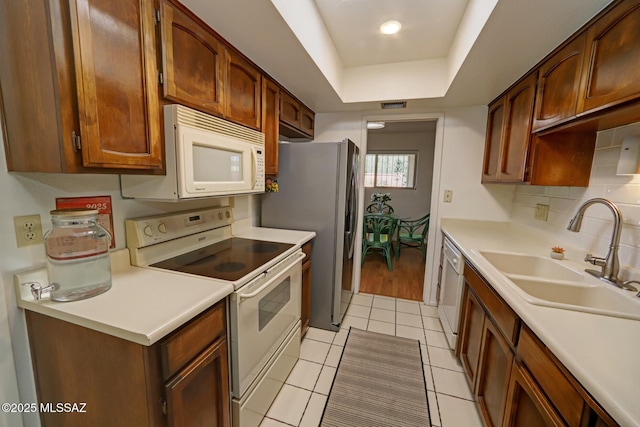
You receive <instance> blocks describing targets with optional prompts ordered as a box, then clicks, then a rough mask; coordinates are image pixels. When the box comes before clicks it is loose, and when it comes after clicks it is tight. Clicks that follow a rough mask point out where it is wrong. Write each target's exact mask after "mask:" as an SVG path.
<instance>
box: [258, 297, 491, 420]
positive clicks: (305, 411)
mask: <svg viewBox="0 0 640 427" xmlns="http://www.w3.org/2000/svg"><path fill="white" fill-rule="evenodd" d="M350 326H354V327H357V328H360V329H365V330H369V331H373V332H380V333H383V334H389V335H396V336H399V337H406V338H414V339H417V340H419V341H420V342H421V343H422V359H423V360H422V362H423V365H424V372H425V379H426V382H427V396H428V399H429V409H430V411H431V423H432V424H433V426H434V427H435V426H438V427H459V426H465V427H475V426H482V422H481V421H480V417H479V415H478V412H477V410H476V407H475V404H474V403H473V401H472V397H471V391H470V390H469V386H468V385H467V381H466V379H465V377H464V373H463V372H462V366H461V365H460V363H459V361H458V359H456V357H455V355H454V353H453V351H451V350H450V349H449V347H448V345H447V340H446V338H445V336H444V333H443V332H442V326H441V325H440V320H439V319H438V314H437V311H436V308H435V307H433V306H428V305H425V304H422V303H419V302H416V301H407V300H402V299H396V298H389V297H383V296H378V295H368V294H358V295H354V296H353V299H352V300H351V305H350V307H349V309H348V310H347V314H346V315H345V318H344V320H343V323H342V325H341V329H340V331H339V332H331V331H325V330H323V329H316V328H310V329H309V331H308V332H307V334H306V336H305V338H304V340H303V341H302V345H301V348H300V360H299V361H298V363H297V364H296V366H295V367H294V368H293V371H291V374H289V378H288V379H287V381H286V383H285V385H284V386H283V387H282V390H281V391H280V393H279V394H278V396H277V397H276V400H275V401H274V402H273V404H272V405H271V408H270V409H269V411H268V413H267V416H266V418H265V419H264V420H263V421H262V424H261V425H260V426H261V427H282V426H296V427H316V426H318V424H319V423H320V418H321V417H322V411H323V410H324V406H325V404H326V402H327V396H328V394H329V391H330V390H331V384H332V382H333V378H334V376H335V374H336V368H337V367H338V363H339V362H340V356H341V354H342V348H343V347H344V344H345V342H346V339H347V331H348V329H349V327H350Z"/></svg>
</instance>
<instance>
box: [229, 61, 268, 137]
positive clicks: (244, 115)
mask: <svg viewBox="0 0 640 427" xmlns="http://www.w3.org/2000/svg"><path fill="white" fill-rule="evenodd" d="M261 94H262V75H261V74H260V71H259V70H258V69H257V68H255V67H254V66H253V65H251V64H250V63H249V61H247V60H246V59H244V58H243V57H242V56H240V55H239V54H237V53H236V52H235V51H233V50H230V49H227V80H226V85H225V104H226V108H225V116H226V117H227V118H228V119H229V120H231V121H234V122H236V123H240V124H242V125H245V126H249V127H251V128H253V129H257V130H260V121H261V120H262V116H261V114H260V108H261Z"/></svg>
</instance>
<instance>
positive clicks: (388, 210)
mask: <svg viewBox="0 0 640 427" xmlns="http://www.w3.org/2000/svg"><path fill="white" fill-rule="evenodd" d="M379 206H380V205H379V204H378V203H371V204H370V205H369V206H367V208H366V211H367V213H385V214H392V213H393V208H392V207H391V206H390V205H388V204H386V203H384V204H383V205H382V211H380V210H379Z"/></svg>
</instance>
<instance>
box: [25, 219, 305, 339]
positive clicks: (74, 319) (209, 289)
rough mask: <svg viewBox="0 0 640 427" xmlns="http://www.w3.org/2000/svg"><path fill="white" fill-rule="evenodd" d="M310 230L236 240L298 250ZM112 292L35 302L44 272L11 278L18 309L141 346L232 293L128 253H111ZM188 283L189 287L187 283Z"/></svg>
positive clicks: (255, 232)
mask: <svg viewBox="0 0 640 427" xmlns="http://www.w3.org/2000/svg"><path fill="white" fill-rule="evenodd" d="M315 235H316V233H314V232H312V231H311V232H309V231H295V230H280V229H274V228H261V227H248V228H242V229H240V230H234V236H236V237H243V238H248V239H256V240H266V241H273V242H280V243H290V244H293V245H295V246H296V247H300V246H301V245H303V244H304V243H306V242H307V241H309V240H311V239H312V238H313V237H315ZM111 276H112V278H111V282H112V286H111V289H109V290H108V291H106V292H105V293H103V294H100V295H98V296H95V297H92V298H87V299H84V300H81V301H73V302H55V301H51V300H49V299H48V298H46V299H43V300H40V301H35V300H34V298H33V296H32V295H31V292H30V289H29V287H28V286H21V285H20V283H27V282H39V283H41V284H43V285H44V286H46V284H47V283H48V277H47V270H46V268H39V269H35V270H32V271H27V272H23V273H18V274H16V275H15V277H14V281H15V287H16V295H17V301H18V306H19V307H21V308H24V309H27V310H31V311H35V312H37V313H41V314H45V315H47V316H51V317H54V318H57V319H61V320H65V321H68V322H71V323H74V324H77V325H80V326H84V327H86V328H90V329H93V330H96V331H100V332H103V333H106V334H109V335H113V336H116V337H119V338H122V339H125V340H128V341H133V342H136V343H138V344H142V345H147V346H148V345H152V344H154V343H155V342H157V341H158V340H160V339H161V338H163V337H165V336H166V335H167V334H169V333H171V332H173V331H174V330H176V329H177V328H179V327H180V326H182V325H183V324H184V323H186V322H188V321H189V320H191V319H193V318H194V317H195V316H197V315H198V314H200V313H202V312H203V311H205V310H206V309H207V308H209V307H211V306H213V305H214V304H216V303H217V302H219V301H221V300H223V299H224V298H225V297H226V296H228V295H229V294H231V293H232V292H233V285H232V284H230V283H223V282H218V281H215V280H212V279H209V278H201V277H197V276H193V275H189V274H184V273H180V272H172V271H169V270H159V269H153V268H142V267H133V266H131V264H130V261H129V250H128V249H120V250H116V251H113V252H111ZM185 281H188V283H185Z"/></svg>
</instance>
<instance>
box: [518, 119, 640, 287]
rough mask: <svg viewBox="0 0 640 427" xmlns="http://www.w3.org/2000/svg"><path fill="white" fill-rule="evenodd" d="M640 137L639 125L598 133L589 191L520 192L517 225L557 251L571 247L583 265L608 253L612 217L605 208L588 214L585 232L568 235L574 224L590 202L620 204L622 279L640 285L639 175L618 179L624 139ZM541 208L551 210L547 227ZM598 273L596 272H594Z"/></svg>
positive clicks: (547, 189)
mask: <svg viewBox="0 0 640 427" xmlns="http://www.w3.org/2000/svg"><path fill="white" fill-rule="evenodd" d="M627 135H640V123H636V124H633V125H629V126H624V127H620V128H616V129H610V130H607V131H603V132H600V133H598V138H597V140H596V152H595V156H594V160H593V167H592V170H591V179H590V182H589V187H588V188H576V187H574V188H570V187H536V186H517V187H516V194H515V201H514V208H513V221H514V222H517V223H519V224H522V225H525V226H527V227H531V228H534V229H536V230H538V231H540V232H543V233H548V234H550V235H553V236H555V241H556V245H557V246H563V247H571V249H572V250H573V252H572V253H568V256H570V257H573V258H575V259H579V260H581V259H583V258H584V255H585V254H586V253H587V252H589V253H593V254H594V255H596V256H601V257H604V256H606V254H607V252H608V247H609V242H610V238H611V232H612V229H613V215H612V213H611V211H610V210H609V209H608V208H606V207H605V206H603V205H593V206H591V207H590V208H588V209H587V211H586V213H585V216H584V221H583V223H582V229H581V230H580V232H578V233H573V232H570V231H568V230H567V225H568V224H569V220H570V219H571V218H572V217H573V215H574V214H575V213H576V211H577V209H578V207H579V206H580V205H581V204H582V203H583V202H584V201H586V200H588V199H591V198H594V197H602V198H606V199H609V200H611V201H612V202H614V203H616V204H617V205H618V207H619V208H620V210H621V211H622V215H623V218H624V226H623V228H622V236H621V239H620V252H619V255H620V263H621V277H624V278H629V277H630V276H633V277H634V278H636V279H640V272H639V271H632V270H634V269H635V270H640V175H635V176H634V175H627V176H624V175H616V167H617V163H618V158H619V156H620V145H621V142H622V138H624V137H625V136H627ZM537 203H542V204H545V205H549V219H548V222H543V221H539V220H536V219H534V217H533V214H534V210H535V206H536V204H537ZM594 268H597V267H594Z"/></svg>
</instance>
